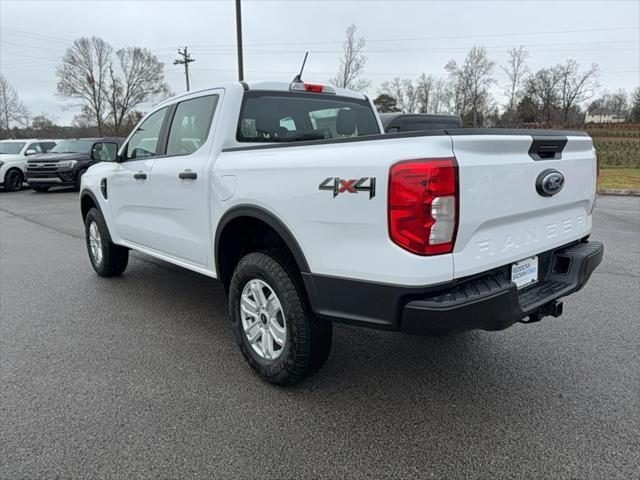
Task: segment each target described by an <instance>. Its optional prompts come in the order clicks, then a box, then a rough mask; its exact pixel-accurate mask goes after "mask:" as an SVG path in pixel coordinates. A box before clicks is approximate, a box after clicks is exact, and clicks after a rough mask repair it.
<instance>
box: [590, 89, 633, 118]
mask: <svg viewBox="0 0 640 480" xmlns="http://www.w3.org/2000/svg"><path fill="white" fill-rule="evenodd" d="M598 109H606V110H611V111H612V112H614V113H615V114H616V115H618V116H619V117H625V118H626V117H628V115H629V94H628V93H627V92H626V90H624V89H620V90H618V91H617V92H614V93H610V92H607V91H604V92H602V94H600V96H599V97H598V98H596V99H595V100H594V101H593V102H591V103H590V104H589V106H588V108H587V111H588V112H593V111H594V110H598Z"/></svg>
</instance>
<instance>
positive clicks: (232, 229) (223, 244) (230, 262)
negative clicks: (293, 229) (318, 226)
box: [216, 216, 301, 292]
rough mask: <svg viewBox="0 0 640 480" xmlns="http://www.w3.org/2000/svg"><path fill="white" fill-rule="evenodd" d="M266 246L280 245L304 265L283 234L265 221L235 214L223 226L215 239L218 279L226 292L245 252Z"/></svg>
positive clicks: (294, 260)
mask: <svg viewBox="0 0 640 480" xmlns="http://www.w3.org/2000/svg"><path fill="white" fill-rule="evenodd" d="M266 248H278V249H281V251H282V252H283V253H284V254H285V255H287V256H289V257H290V260H291V262H292V264H293V265H297V266H298V268H299V269H300V268H301V265H300V264H299V262H298V261H297V260H296V258H295V255H294V254H293V252H292V251H291V248H290V247H289V245H288V244H287V242H286V241H285V240H284V238H282V236H281V235H280V234H279V233H278V232H277V231H276V229H275V228H273V227H271V226H270V225H269V224H267V223H266V222H264V221H262V220H260V219H258V218H255V217H249V216H241V217H236V218H234V219H232V220H230V221H229V222H228V223H226V224H225V225H224V226H223V230H222V231H221V233H220V234H219V235H218V237H217V240H216V268H217V272H218V280H220V281H221V282H222V285H223V286H224V289H225V291H226V292H228V291H229V285H230V284H231V277H232V276H233V271H234V270H235V268H236V265H238V262H239V261H240V259H241V258H242V257H244V256H245V255H246V254H248V253H251V252H255V251H257V250H264V249H266Z"/></svg>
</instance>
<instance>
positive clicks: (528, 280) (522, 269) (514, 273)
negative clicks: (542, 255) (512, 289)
mask: <svg viewBox="0 0 640 480" xmlns="http://www.w3.org/2000/svg"><path fill="white" fill-rule="evenodd" d="M511 281H512V282H514V283H515V284H516V285H517V287H518V290H520V289H522V288H525V287H528V286H529V285H533V284H534V283H537V282H538V257H537V256H535V257H530V258H527V259H524V260H520V261H519V262H516V263H514V264H513V265H511Z"/></svg>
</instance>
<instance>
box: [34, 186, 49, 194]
mask: <svg viewBox="0 0 640 480" xmlns="http://www.w3.org/2000/svg"><path fill="white" fill-rule="evenodd" d="M31 188H33V190H35V191H36V192H40V193H44V192H48V191H49V189H50V188H51V187H45V186H43V185H31Z"/></svg>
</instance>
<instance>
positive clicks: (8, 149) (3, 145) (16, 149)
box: [0, 142, 27, 155]
mask: <svg viewBox="0 0 640 480" xmlns="http://www.w3.org/2000/svg"><path fill="white" fill-rule="evenodd" d="M25 143H27V142H0V154H6V155H17V154H19V153H20V151H21V150H22V147H24V145H25Z"/></svg>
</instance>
